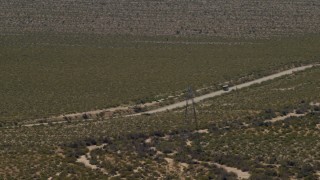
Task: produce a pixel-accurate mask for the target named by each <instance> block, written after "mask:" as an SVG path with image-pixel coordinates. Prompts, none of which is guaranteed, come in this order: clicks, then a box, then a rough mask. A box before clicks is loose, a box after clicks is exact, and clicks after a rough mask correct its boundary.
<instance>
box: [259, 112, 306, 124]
mask: <svg viewBox="0 0 320 180" xmlns="http://www.w3.org/2000/svg"><path fill="white" fill-rule="evenodd" d="M306 115H307V113H305V114H297V113H296V112H294V113H289V114H287V115H285V116H278V117H275V118H272V119H270V120H265V121H264V122H271V123H274V122H277V121H283V120H285V119H287V118H289V117H302V116H306Z"/></svg>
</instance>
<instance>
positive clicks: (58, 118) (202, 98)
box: [22, 64, 320, 127]
mask: <svg viewBox="0 0 320 180" xmlns="http://www.w3.org/2000/svg"><path fill="white" fill-rule="evenodd" d="M319 65H320V64H311V65H306V66H301V67H296V68H292V69H289V70H286V71H282V72H279V73H276V74H272V75H269V76H265V77H263V78H259V79H256V80H253V81H249V82H246V83H243V84H239V85H236V86H233V87H230V88H229V91H224V90H219V91H215V92H212V93H208V94H205V95H202V96H198V97H195V98H194V101H195V102H196V103H197V102H200V101H203V100H205V99H208V98H213V97H216V96H220V95H223V94H226V93H230V92H231V91H232V90H238V89H242V88H245V87H249V86H252V85H254V84H259V83H262V82H265V81H269V80H272V79H275V78H278V77H282V76H285V75H290V74H293V73H295V72H298V71H304V70H306V69H309V68H312V67H314V66H319ZM155 103H158V102H152V103H150V104H151V105H153V104H155ZM150 104H148V105H150ZM185 105H186V103H185V101H181V102H178V103H174V104H171V105H168V106H164V107H160V108H157V109H154V110H150V111H147V112H142V113H136V114H129V115H125V116H123V117H132V116H140V115H143V114H154V113H159V112H165V111H169V110H173V109H177V108H181V107H184V106H185ZM128 109H129V107H115V108H108V109H101V110H95V111H88V112H81V113H73V114H68V115H60V116H55V117H52V118H48V120H52V121H54V120H59V121H56V122H52V123H53V124H58V123H67V122H68V121H66V120H63V118H64V117H75V116H78V117H81V116H82V115H83V114H98V113H101V112H113V111H117V110H128ZM39 120H40V119H39ZM87 120H92V119H87ZM79 121H82V120H79ZM72 122H75V120H73V121H72ZM48 124H49V123H46V122H45V123H29V124H23V125H22V126H28V127H31V126H38V125H48Z"/></svg>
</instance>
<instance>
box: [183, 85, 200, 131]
mask: <svg viewBox="0 0 320 180" xmlns="http://www.w3.org/2000/svg"><path fill="white" fill-rule="evenodd" d="M189 101H191V104H190V105H189ZM189 106H191V107H189ZM190 108H191V109H190ZM185 123H186V125H187V127H188V128H191V129H192V124H194V125H195V128H196V130H198V119H197V112H196V107H195V103H194V93H193V91H192V88H191V87H188V89H187V93H186V108H185Z"/></svg>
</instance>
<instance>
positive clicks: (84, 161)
mask: <svg viewBox="0 0 320 180" xmlns="http://www.w3.org/2000/svg"><path fill="white" fill-rule="evenodd" d="M105 145H106V144H102V145H100V146H97V145H92V146H88V147H87V149H88V150H89V152H88V153H87V154H85V155H82V156H80V157H79V158H78V159H77V161H76V162H79V163H82V164H84V165H85V166H86V167H87V168H90V169H92V170H96V169H99V170H100V171H101V172H102V173H103V174H108V173H107V171H106V170H105V169H104V168H99V167H97V166H96V165H94V164H91V163H90V159H91V154H90V153H91V151H94V150H96V149H101V148H103V146H105Z"/></svg>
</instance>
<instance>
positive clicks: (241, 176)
mask: <svg viewBox="0 0 320 180" xmlns="http://www.w3.org/2000/svg"><path fill="white" fill-rule="evenodd" d="M214 165H216V166H217V167H219V168H223V169H224V170H226V171H227V172H232V173H235V174H236V175H237V176H238V178H239V179H249V177H250V174H249V173H248V172H243V171H241V170H240V169H237V168H234V167H229V166H226V165H222V164H218V163H214Z"/></svg>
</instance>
